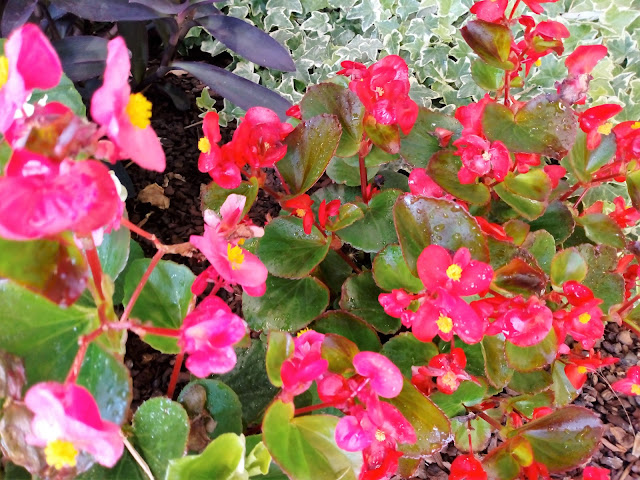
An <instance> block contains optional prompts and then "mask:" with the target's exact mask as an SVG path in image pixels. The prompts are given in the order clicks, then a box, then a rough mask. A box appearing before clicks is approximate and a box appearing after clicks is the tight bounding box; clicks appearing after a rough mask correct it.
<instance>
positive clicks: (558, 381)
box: [551, 360, 579, 407]
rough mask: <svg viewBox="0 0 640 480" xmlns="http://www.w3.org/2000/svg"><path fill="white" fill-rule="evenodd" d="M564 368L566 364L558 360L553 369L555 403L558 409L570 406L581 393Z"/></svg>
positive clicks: (552, 386)
mask: <svg viewBox="0 0 640 480" xmlns="http://www.w3.org/2000/svg"><path fill="white" fill-rule="evenodd" d="M564 367H565V364H564V363H562V362H561V361H559V360H557V361H555V362H554V363H553V367H552V368H551V377H552V378H553V385H551V388H552V390H553V403H554V405H555V406H557V407H564V406H565V405H569V404H570V403H571V402H573V401H574V400H575V399H576V398H577V397H578V393H579V392H578V391H577V390H576V389H575V387H574V386H573V384H572V383H571V382H570V381H569V379H568V378H567V375H566V374H565V373H564Z"/></svg>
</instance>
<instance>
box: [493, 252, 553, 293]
mask: <svg viewBox="0 0 640 480" xmlns="http://www.w3.org/2000/svg"><path fill="white" fill-rule="evenodd" d="M547 281H548V279H547V276H546V274H545V273H544V272H543V271H542V270H541V269H540V267H538V266H534V265H530V264H528V263H526V262H525V261H524V260H522V259H521V258H514V259H513V260H511V261H510V262H509V263H508V264H507V265H505V266H503V267H500V268H499V269H497V270H496V271H495V272H494V275H493V282H492V286H493V288H495V289H496V290H497V291H498V292H500V293H503V294H509V293H511V294H514V295H524V296H525V297H529V296H530V295H542V294H544V293H545V290H546V288H547Z"/></svg>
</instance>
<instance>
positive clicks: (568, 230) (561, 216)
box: [529, 201, 576, 245]
mask: <svg viewBox="0 0 640 480" xmlns="http://www.w3.org/2000/svg"><path fill="white" fill-rule="evenodd" d="M529 225H531V231H532V232H535V231H536V230H546V231H547V232H549V233H550V234H551V235H553V238H554V239H555V241H556V245H560V244H562V243H563V242H564V241H565V240H566V239H567V238H569V237H570V236H571V234H572V233H573V229H574V228H575V225H576V222H575V220H574V219H573V215H572V214H571V211H570V210H569V208H568V207H567V206H566V205H565V204H564V202H559V201H555V202H552V203H550V204H549V206H548V207H547V209H546V210H545V212H544V214H543V215H542V216H541V217H538V218H536V219H535V220H533V221H530V222H529Z"/></svg>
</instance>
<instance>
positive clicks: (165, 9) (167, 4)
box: [129, 0, 190, 15]
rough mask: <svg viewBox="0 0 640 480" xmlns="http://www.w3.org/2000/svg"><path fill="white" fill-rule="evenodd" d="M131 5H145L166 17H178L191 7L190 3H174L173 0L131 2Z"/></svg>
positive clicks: (133, 0)
mask: <svg viewBox="0 0 640 480" xmlns="http://www.w3.org/2000/svg"><path fill="white" fill-rule="evenodd" d="M129 3H133V4H138V5H144V6H145V7H149V8H150V9H152V10H155V11H156V12H160V13H164V14H165V15H177V14H178V13H182V12H184V11H185V10H186V9H187V8H189V7H190V4H189V1H188V0H186V1H185V2H182V3H174V2H172V1H171V0H129Z"/></svg>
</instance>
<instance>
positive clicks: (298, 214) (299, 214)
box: [295, 208, 306, 218]
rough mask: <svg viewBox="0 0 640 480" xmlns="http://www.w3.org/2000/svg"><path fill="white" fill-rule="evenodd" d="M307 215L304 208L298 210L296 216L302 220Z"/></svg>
mask: <svg viewBox="0 0 640 480" xmlns="http://www.w3.org/2000/svg"><path fill="white" fill-rule="evenodd" d="M305 213H306V212H305V211H304V210H303V209H302V208H298V209H296V211H295V214H296V216H298V217H300V218H302V217H304V215H305Z"/></svg>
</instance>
